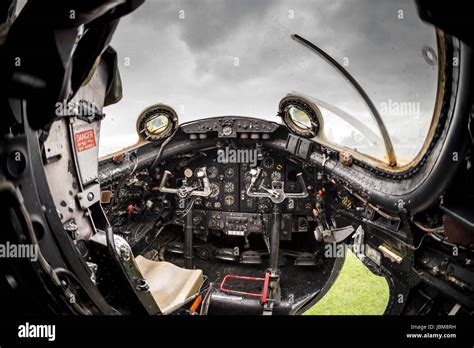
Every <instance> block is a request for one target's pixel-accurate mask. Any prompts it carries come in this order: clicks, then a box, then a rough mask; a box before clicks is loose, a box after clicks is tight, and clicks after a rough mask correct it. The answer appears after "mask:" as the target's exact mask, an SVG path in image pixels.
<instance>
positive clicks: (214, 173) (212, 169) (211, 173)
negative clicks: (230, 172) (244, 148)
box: [207, 167, 219, 179]
mask: <svg viewBox="0 0 474 348" xmlns="http://www.w3.org/2000/svg"><path fill="white" fill-rule="evenodd" d="M218 173H219V170H218V169H217V168H216V167H209V168H207V176H208V177H209V179H215V178H216V177H217V174H218Z"/></svg>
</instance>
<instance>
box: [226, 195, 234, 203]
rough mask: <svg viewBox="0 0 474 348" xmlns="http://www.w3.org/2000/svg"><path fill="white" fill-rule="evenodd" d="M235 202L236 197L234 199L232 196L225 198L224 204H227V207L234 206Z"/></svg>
mask: <svg viewBox="0 0 474 348" xmlns="http://www.w3.org/2000/svg"><path fill="white" fill-rule="evenodd" d="M234 202H235V199H234V197H232V196H225V198H224V203H225V205H232V204H234Z"/></svg>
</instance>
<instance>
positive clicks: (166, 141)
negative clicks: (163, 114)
mask: <svg viewBox="0 0 474 348" xmlns="http://www.w3.org/2000/svg"><path fill="white" fill-rule="evenodd" d="M178 130H179V128H176V129H175V130H174V132H173V134H171V135H170V136H169V138H168V139H166V140H165V141H163V142H162V143H161V145H160V149H159V150H158V153H157V154H156V157H155V159H154V160H153V162H152V163H151V165H150V172H153V170H154V169H155V167H156V165H157V164H158V161H159V160H160V158H161V155H162V153H163V150H164V149H165V147H166V145H168V143H169V142H170V141H171V140H172V139H173V138H174V136H175V135H176V134H177V133H178ZM151 174H153V173H151Z"/></svg>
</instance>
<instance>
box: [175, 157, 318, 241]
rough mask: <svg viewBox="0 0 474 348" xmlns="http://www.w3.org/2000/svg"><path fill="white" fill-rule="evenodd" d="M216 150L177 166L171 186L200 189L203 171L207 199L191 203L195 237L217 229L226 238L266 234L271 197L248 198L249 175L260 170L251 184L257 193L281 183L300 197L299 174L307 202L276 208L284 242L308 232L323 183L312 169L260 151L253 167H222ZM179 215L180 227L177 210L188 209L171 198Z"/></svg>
mask: <svg viewBox="0 0 474 348" xmlns="http://www.w3.org/2000/svg"><path fill="white" fill-rule="evenodd" d="M218 158H219V157H218V156H217V153H216V152H215V151H209V152H207V153H206V155H205V156H200V157H198V158H196V159H194V160H190V161H189V162H188V163H186V164H185V165H180V166H179V168H178V167H175V168H174V169H173V170H171V169H170V171H172V172H173V178H172V179H171V180H170V181H169V186H170V187H175V188H176V187H180V185H182V184H183V182H185V184H186V185H187V186H192V187H195V188H196V190H202V189H203V181H202V178H200V177H198V175H197V174H196V173H198V171H199V170H200V169H201V168H206V174H207V178H208V179H209V184H210V191H211V194H210V195H209V196H208V197H193V198H192V217H193V218H192V221H193V222H192V223H193V229H194V230H195V233H196V234H198V235H200V236H207V234H208V230H210V229H211V230H212V229H215V230H220V231H223V232H224V233H225V234H227V235H230V236H248V234H250V233H263V232H265V231H268V228H269V226H270V223H269V222H270V221H271V215H272V212H273V208H274V203H273V202H272V201H271V200H270V198H266V197H264V198H260V197H250V196H249V195H248V194H247V189H248V187H249V185H250V183H251V174H250V171H251V170H252V169H254V168H260V175H259V178H258V180H257V181H256V182H255V184H254V188H256V189H257V190H259V191H262V190H264V189H262V188H261V186H263V187H266V188H269V187H271V185H272V181H275V182H281V183H283V187H284V191H285V192H291V193H298V192H301V191H302V190H303V188H302V187H301V184H300V182H298V180H297V175H298V173H302V174H303V179H304V182H305V184H306V189H307V191H308V196H307V197H305V198H300V199H294V198H287V199H285V200H284V201H283V202H282V203H281V204H280V210H281V213H282V227H283V228H282V233H281V237H282V239H291V233H293V232H307V231H308V230H309V225H310V223H311V222H312V221H313V208H314V207H315V204H316V195H315V194H316V192H318V190H320V189H321V183H320V182H318V181H317V180H316V179H315V178H316V177H317V175H316V173H315V172H313V171H314V169H313V168H308V169H305V168H303V166H302V165H301V164H299V163H298V162H296V161H293V160H291V159H288V158H284V157H282V156H280V155H278V154H274V153H270V152H264V153H261V155H260V156H259V158H258V160H257V161H255V162H254V163H221V162H220V161H218ZM174 199H175V202H176V206H177V207H178V213H177V215H176V217H175V223H176V224H179V225H184V223H185V221H184V219H182V218H181V217H180V216H179V211H183V210H186V209H189V204H190V203H185V202H183V201H182V200H180V199H179V198H178V197H177V196H175V195H174Z"/></svg>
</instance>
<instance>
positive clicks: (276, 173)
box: [272, 170, 281, 181]
mask: <svg viewBox="0 0 474 348" xmlns="http://www.w3.org/2000/svg"><path fill="white" fill-rule="evenodd" d="M272 181H281V172H279V171H277V170H275V171H274V172H273V173H272Z"/></svg>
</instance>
